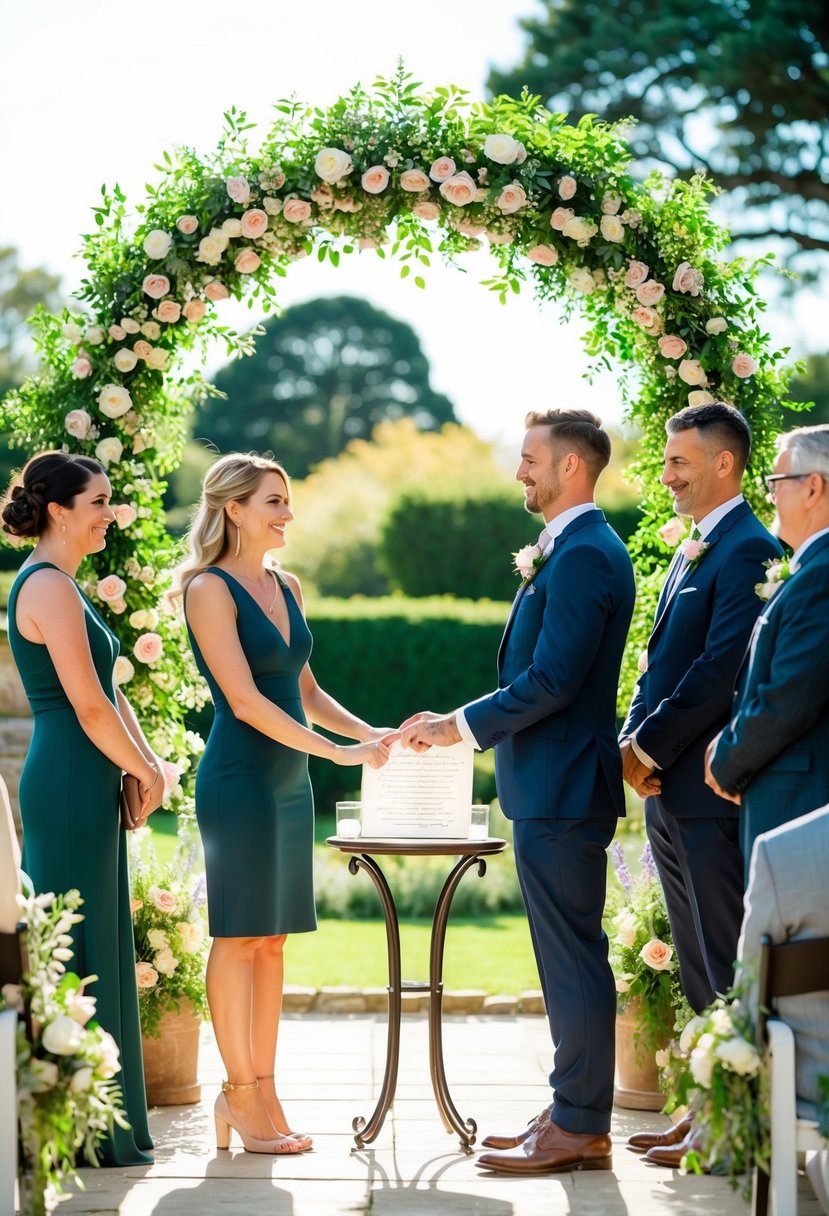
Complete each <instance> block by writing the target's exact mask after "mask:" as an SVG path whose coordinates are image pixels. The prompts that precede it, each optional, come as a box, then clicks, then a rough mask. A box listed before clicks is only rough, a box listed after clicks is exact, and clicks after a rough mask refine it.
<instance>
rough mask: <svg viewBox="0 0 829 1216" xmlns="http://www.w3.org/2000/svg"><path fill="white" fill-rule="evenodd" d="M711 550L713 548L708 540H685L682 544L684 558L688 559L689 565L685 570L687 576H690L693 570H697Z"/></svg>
mask: <svg viewBox="0 0 829 1216" xmlns="http://www.w3.org/2000/svg"><path fill="white" fill-rule="evenodd" d="M710 548H711V546H710V544H709V543H708V541H707V540H684V541H683V542H682V554H683V557H687V558H688V565H687V567H686V569H685V573H686V574H690V573H691V571H692V570H696V568H697V566H698V565H699V564H700V562H701V561H702V559H703V558H704V557H705V555H706V553H707V552H708V550H709V549H710Z"/></svg>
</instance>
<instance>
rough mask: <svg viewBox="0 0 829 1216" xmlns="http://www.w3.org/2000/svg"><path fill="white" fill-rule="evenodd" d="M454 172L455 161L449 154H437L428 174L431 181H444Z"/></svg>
mask: <svg viewBox="0 0 829 1216" xmlns="http://www.w3.org/2000/svg"><path fill="white" fill-rule="evenodd" d="M454 172H455V162H454V161H453V160H452V157H451V156H439V157H438V158H437V160H434V161H432V167H431V169H430V170H429V176H430V177H431V179H432V181H433V182H445V181H446V180H447V179H448V178H450V177H451V176H452V174H453V173H454Z"/></svg>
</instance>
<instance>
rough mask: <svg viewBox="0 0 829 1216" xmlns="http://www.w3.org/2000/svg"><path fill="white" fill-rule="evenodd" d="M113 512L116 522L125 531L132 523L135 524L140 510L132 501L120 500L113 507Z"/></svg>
mask: <svg viewBox="0 0 829 1216" xmlns="http://www.w3.org/2000/svg"><path fill="white" fill-rule="evenodd" d="M112 513H113V515H114V516H115V522H116V524H117V525H118V527H119V528H121V530H122V531H123V529H124V528H128V527H129V526H130V524H134V523H135V521H136V519H138V512H137V511H136V509H135V507H134V506H133V505H132V503H130V502H119V503H118V505H117V506H115V507H113V508H112Z"/></svg>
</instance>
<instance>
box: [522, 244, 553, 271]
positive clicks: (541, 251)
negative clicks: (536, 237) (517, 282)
mask: <svg viewBox="0 0 829 1216" xmlns="http://www.w3.org/2000/svg"><path fill="white" fill-rule="evenodd" d="M527 257H528V258H529V259H530V261H531V262H535V263H536V265H537V266H555V264H556V262H557V261H558V250H557V249H554V248H553V246H552V245H533V247H532V249H528V250H527Z"/></svg>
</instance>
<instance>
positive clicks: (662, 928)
mask: <svg viewBox="0 0 829 1216" xmlns="http://www.w3.org/2000/svg"><path fill="white" fill-rule="evenodd" d="M613 863H614V868H615V871H616V877H617V878H618V881H619V887H618V891H617V892H616V893H615V897H614V895H613V893H611V896H610V900H609V904H610V908H611V911H612V913H613V915H612V917H611V923H610V927H609V930H608V936H609V938H610V965H611V967H612V968H613V973H614V976H615V978H616V991H617V993H618V1005H617V1015H616V1064H617V1072H618V1085H617V1087H616V1093H615V1101H616V1103H617V1104H618V1105H619V1106H625V1107H629V1108H633V1109H637V1110H661V1108H662V1106H663V1105H664V1097H663V1095H662V1094H661V1092H660V1090H659V1072H658V1066H657V1053H658V1052H662V1051H664V1050H665V1048H666V1047H667V1045H668V1043H669V1041H670V1038H671V1033H672V1031H673V1028H674V1025H675V1023H676V1021H677V1018H679V1019H680V1021H684V1020H685V1019H686V1018H687V1017H688V1016H690V1010H688V1009H687V1004H686V1002H685V998H684V997H683V995H682V990H681V988H680V986H679V972H678V968H677V963H676V956H675V954H674V949H673V945H672V942H671V928H670V924H669V922H668V912H667V909H666V907H665V897H664V895H663V894H662V887H661V885H660V882H659V877H658V875H657V873H656V867H655V866H654V863H653V857H652V854H651V848H650V844H646V845H645V848H644V850H643V852H642V856H641V858H640V872H639V875H638V876H637V877H636V878H633V876H632V875H631V873H630V870H629V869H628V866H627V864H626V862H625V859H624V855H623V853H622V848H621V845H620V844H619V843H618V841H617V842H616V843H615V844H614V846H613Z"/></svg>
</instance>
